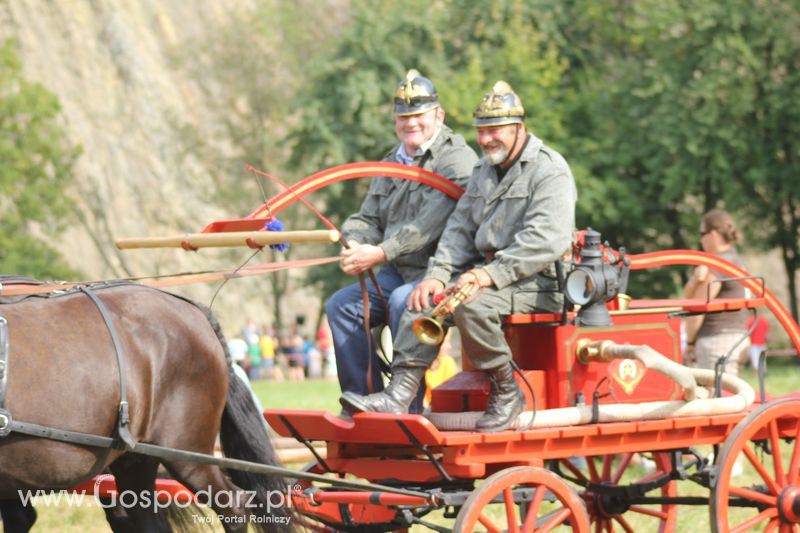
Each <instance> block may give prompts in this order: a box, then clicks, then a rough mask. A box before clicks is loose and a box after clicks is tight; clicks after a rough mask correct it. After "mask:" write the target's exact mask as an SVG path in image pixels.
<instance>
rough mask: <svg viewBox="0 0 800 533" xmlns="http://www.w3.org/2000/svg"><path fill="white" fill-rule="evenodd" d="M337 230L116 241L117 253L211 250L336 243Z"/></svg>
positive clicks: (240, 233) (233, 233)
mask: <svg viewBox="0 0 800 533" xmlns="http://www.w3.org/2000/svg"><path fill="white" fill-rule="evenodd" d="M338 240H339V232H338V231H336V230H311V231H231V232H219V233H187V234H185V235H175V236H171V237H141V238H139V237H136V238H130V239H117V241H116V245H117V248H119V249H120V250H130V249H134V248H184V247H188V248H211V247H224V246H253V245H255V246H269V245H270V244H280V243H283V242H288V243H296V244H299V243H318V242H323V243H325V242H328V243H332V242H337V241H338Z"/></svg>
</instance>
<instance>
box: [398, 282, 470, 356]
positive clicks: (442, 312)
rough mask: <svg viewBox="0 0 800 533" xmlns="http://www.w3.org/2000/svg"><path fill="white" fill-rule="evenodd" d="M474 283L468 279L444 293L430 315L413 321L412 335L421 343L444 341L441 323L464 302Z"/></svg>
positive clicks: (430, 343) (432, 344)
mask: <svg viewBox="0 0 800 533" xmlns="http://www.w3.org/2000/svg"><path fill="white" fill-rule="evenodd" d="M474 287H475V283H474V282H472V281H468V282H467V283H465V284H464V285H462V286H461V288H460V289H458V290H457V291H451V292H449V293H447V292H446V293H445V297H444V298H442V301H441V302H439V303H438V304H437V305H436V307H434V308H433V311H431V316H429V317H427V316H423V317H420V318H418V319H416V320H415V321H414V324H413V325H412V329H413V330H414V336H415V337H417V340H418V341H419V342H421V343H422V344H427V345H428V346H438V345H440V344H442V341H444V328H443V327H442V324H443V323H444V319H445V318H447V315H449V314H450V313H452V312H453V310H455V308H456V307H458V306H459V305H460V304H461V303H463V302H464V300H466V299H467V298H469V296H470V295H471V294H472V289H473V288H474Z"/></svg>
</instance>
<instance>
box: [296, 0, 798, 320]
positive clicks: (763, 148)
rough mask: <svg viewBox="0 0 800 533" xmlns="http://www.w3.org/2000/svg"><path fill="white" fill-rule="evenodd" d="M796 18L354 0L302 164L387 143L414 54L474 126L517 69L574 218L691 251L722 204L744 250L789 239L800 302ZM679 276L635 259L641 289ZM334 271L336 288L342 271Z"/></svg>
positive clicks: (657, 2)
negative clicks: (559, 163) (560, 165)
mask: <svg viewBox="0 0 800 533" xmlns="http://www.w3.org/2000/svg"><path fill="white" fill-rule="evenodd" d="M798 23H800V6H798V3H797V2H795V1H791V2H785V1H779V0H758V1H755V2H753V1H748V0H732V1H725V2H723V1H721V0H716V1H711V2H705V3H700V4H698V3H695V2H687V1H686V0H636V1H633V0H622V1H619V0H615V1H613V2H611V1H610V0H601V1H597V0H570V1H555V0H530V1H521V0H519V1H517V0H504V1H498V2H491V3H484V2H469V1H467V0H449V1H442V2H421V1H414V0H412V1H409V2H404V3H403V4H396V3H392V2H381V1H368V0H361V1H358V0H357V1H355V2H353V4H352V13H351V19H350V23H349V24H348V25H347V26H346V27H345V28H343V30H342V32H341V35H340V37H339V39H338V41H337V42H336V43H335V46H330V47H329V49H330V52H325V53H320V54H318V55H316V56H315V58H313V59H312V60H311V61H309V71H310V73H311V74H310V76H309V78H308V79H307V80H306V82H305V84H304V86H303V88H302V90H301V92H300V94H299V95H298V98H297V104H296V105H297V107H298V109H300V110H301V116H300V118H299V121H298V122H297V124H296V125H295V127H293V128H292V130H291V132H290V135H289V136H288V139H289V142H290V144H291V146H292V153H291V160H290V164H291V165H292V167H293V168H296V169H301V170H303V171H304V173H308V172H310V171H315V170H319V169H320V168H325V167H329V166H332V165H335V164H341V163H346V162H351V161H358V160H364V159H377V158H379V157H381V156H382V155H383V153H384V152H385V151H386V150H387V149H388V147H390V146H391V145H392V144H393V143H394V142H395V138H394V132H393V127H392V121H391V104H390V97H391V93H392V91H393V89H394V87H395V84H396V83H397V81H398V80H400V79H401V78H402V76H403V74H404V73H405V71H406V69H408V68H411V67H416V68H418V69H419V70H421V71H422V72H423V73H424V74H426V75H428V76H430V77H431V78H432V79H433V80H434V82H435V83H436V85H437V88H438V89H439V93H440V96H441V99H442V101H443V103H444V107H445V109H446V110H447V113H448V119H447V121H448V123H449V124H450V125H451V126H452V127H453V128H454V129H455V130H456V131H458V132H459V133H462V134H464V135H465V136H466V137H467V138H468V139H469V140H474V133H473V129H472V127H471V125H470V123H471V117H470V114H471V111H472V109H473V108H474V106H475V105H476V104H477V102H478V100H479V99H480V96H481V94H482V93H483V92H484V91H486V90H487V89H488V88H489V87H490V86H491V84H492V83H493V82H494V81H495V80H496V79H506V80H507V81H509V82H510V83H511V84H512V86H514V87H515V89H516V90H517V91H518V92H519V93H520V96H521V97H522V99H523V102H524V103H525V106H526V108H527V109H528V117H529V118H528V125H529V127H530V128H531V129H532V130H533V131H534V132H535V133H536V134H537V135H539V136H540V137H542V138H543V139H544V140H545V142H547V143H548V144H550V145H552V146H554V147H555V148H556V149H558V150H560V151H561V152H562V153H563V154H564V155H565V157H566V158H567V160H568V161H569V162H570V165H571V166H572V168H573V172H574V173H575V176H576V181H577V185H578V191H579V200H578V211H577V213H578V225H579V226H580V227H585V226H592V227H594V228H595V229H598V230H600V231H601V232H603V234H604V235H605V236H606V237H607V238H608V239H609V240H611V242H612V244H614V245H624V246H626V247H627V248H628V250H629V251H631V252H633V253H639V252H646V251H652V250H661V249H669V248H691V247H697V246H698V243H699V236H698V234H697V229H698V222H699V218H700V216H701V215H702V213H703V212H705V211H707V210H708V209H710V208H712V207H719V206H721V207H725V208H727V209H728V210H730V211H731V212H732V213H733V214H734V216H735V218H737V219H738V220H739V222H740V225H741V226H743V227H744V229H745V233H746V234H747V237H748V240H747V242H746V245H747V246H748V247H750V248H773V247H780V248H781V250H782V251H783V259H784V266H785V268H786V271H787V274H788V276H789V280H790V286H789V289H790V295H791V304H790V305H791V306H792V311H793V313H794V314H795V316H797V290H796V287H795V286H794V280H795V277H796V275H797V272H798V269H800V250H798V248H799V247H800V207H799V206H798V198H800V194H798V193H800V179H799V178H798V176H797V172H798V168H800V167H798V157H799V156H800V145H798V142H797V141H798V133H800V131H798V130H799V129H800V121H799V120H798V118H800V117H798V115H800V100H798V99H797V98H796V95H797V94H798V88H799V87H798V83H799V82H800V81H799V80H800V77H799V75H798V61H800V59H798V58H799V57H800V55H798V54H797V50H798V49H800V46H798V45H800V37H798V32H797V31H796V28H797V27H798V25H799V24H798ZM365 186H366V183H364V184H360V189H357V190H355V192H354V188H353V186H352V184H342V185H339V186H337V187H332V188H331V190H329V191H326V192H325V193H324V201H325V203H326V212H327V213H331V215H332V218H333V219H334V221H336V222H341V221H342V220H343V218H344V217H345V216H347V215H348V214H349V213H352V212H353V211H355V210H356V209H357V208H358V205H359V202H360V198H361V197H362V194H361V193H362V192H363V190H364V188H365ZM320 194H321V193H318V195H320ZM685 272H686V270H685V269H684V270H683V271H678V270H673V271H666V270H665V271H655V272H650V273H637V275H636V276H635V277H634V280H633V283H634V290H635V293H636V294H637V295H642V296H644V295H648V296H667V295H672V294H675V293H676V291H677V289H678V287H679V285H680V284H681V282H682V279H681V278H682V276H684V275H685ZM323 276H325V277H326V281H327V283H328V286H327V288H326V292H327V291H328V290H330V288H331V287H335V286H336V285H337V284H340V283H343V280H338V281H337V280H331V279H330V278H329V277H327V276H330V274H329V273H324V274H323Z"/></svg>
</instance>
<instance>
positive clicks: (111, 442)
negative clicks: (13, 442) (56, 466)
mask: <svg viewBox="0 0 800 533" xmlns="http://www.w3.org/2000/svg"><path fill="white" fill-rule="evenodd" d="M3 281H5V284H6V285H9V284H37V283H38V282H35V281H32V280H29V279H28V278H11V280H8V279H3ZM120 285H131V283H130V282H127V281H104V282H100V283H92V284H89V285H79V286H76V287H74V288H71V289H67V290H63V291H54V292H50V293H45V294H43V295H41V294H37V295H29V296H25V297H22V298H19V299H16V300H14V303H16V302H20V301H22V300H25V299H27V298H33V297H37V298H42V297H44V298H55V297H60V296H66V295H69V294H75V293H78V292H82V293H83V294H85V295H86V296H87V297H88V298H89V299H90V300H91V301H92V303H94V305H95V307H97V310H98V311H99V312H100V316H101V317H102V318H103V322H104V323H105V325H106V328H107V329H108V332H109V334H110V335H111V342H112V343H113V344H114V351H115V352H116V356H117V367H118V370H119V408H118V411H117V412H118V416H117V426H116V428H115V435H114V437H111V438H109V437H100V436H97V435H89V434H86V433H79V432H76V431H67V430H62V429H54V428H50V427H47V426H42V425H39V424H32V423H29V422H21V421H18V420H14V419H13V417H12V416H11V413H10V412H9V411H8V409H6V406H5V398H6V389H7V386H8V368H9V367H8V357H9V346H10V339H9V335H8V321H7V320H6V319H5V317H3V316H0V438H2V437H5V436H7V435H8V434H9V433H11V432H15V433H21V434H24V435H30V436H33V437H42V438H48V439H53V440H61V441H64V442H73V443H76V444H85V445H88V446H99V447H103V448H114V449H118V450H126V451H130V450H132V449H133V448H134V446H135V445H136V441H135V440H134V439H133V436H132V435H131V433H130V430H129V426H130V415H129V412H128V386H127V375H126V372H125V351H124V350H123V348H122V343H121V342H120V340H119V335H117V330H116V328H114V324H113V323H112V322H111V316H110V315H109V313H108V309H106V306H105V304H103V301H102V300H100V299H99V298H98V297H97V295H96V294H95V291H96V290H100V289H106V288H110V287H118V286H120ZM59 437H60V438H59Z"/></svg>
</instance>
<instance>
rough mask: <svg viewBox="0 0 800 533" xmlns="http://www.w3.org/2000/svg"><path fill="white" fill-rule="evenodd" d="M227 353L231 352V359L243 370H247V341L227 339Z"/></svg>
mask: <svg viewBox="0 0 800 533" xmlns="http://www.w3.org/2000/svg"><path fill="white" fill-rule="evenodd" d="M228 353H229V354H231V361H233V362H234V363H236V364H237V365H239V366H240V367H242V368H243V369H244V370H245V371H247V370H249V368H250V361H249V359H248V357H247V343H246V342H245V341H244V340H243V339H239V338H234V339H228Z"/></svg>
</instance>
